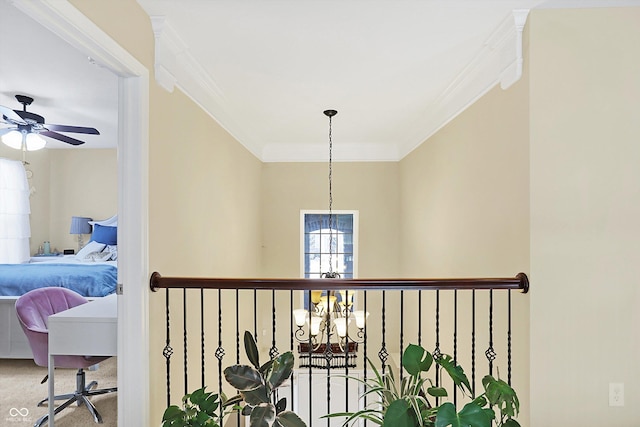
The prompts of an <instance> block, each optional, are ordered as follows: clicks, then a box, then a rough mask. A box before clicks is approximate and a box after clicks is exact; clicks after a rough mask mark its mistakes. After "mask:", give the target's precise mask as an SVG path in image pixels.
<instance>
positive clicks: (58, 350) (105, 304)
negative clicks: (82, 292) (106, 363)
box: [49, 294, 118, 427]
mask: <svg viewBox="0 0 640 427" xmlns="http://www.w3.org/2000/svg"><path fill="white" fill-rule="evenodd" d="M117 354H118V299H117V296H116V295H115V294H112V295H109V296H106V297H104V298H99V299H96V300H94V301H90V302H88V303H86V304H82V305H79V306H77V307H73V308H71V309H69V310H65V311H62V312H60V313H56V314H54V315H52V316H49V426H50V427H53V426H54V422H55V420H54V416H53V411H54V409H55V408H54V404H53V396H55V391H54V385H55V384H54V379H53V374H54V372H53V371H54V366H53V356H54V355H80V356H116V355H117Z"/></svg>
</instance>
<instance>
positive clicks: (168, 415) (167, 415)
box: [162, 405, 184, 421]
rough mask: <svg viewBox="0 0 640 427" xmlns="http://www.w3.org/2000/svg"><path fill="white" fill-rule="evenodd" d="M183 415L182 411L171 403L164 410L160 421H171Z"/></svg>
mask: <svg viewBox="0 0 640 427" xmlns="http://www.w3.org/2000/svg"><path fill="white" fill-rule="evenodd" d="M183 417H184V411H183V410H182V409H180V407H179V406H176V405H171V406H169V407H168V408H167V409H165V410H164V414H163V415H162V421H173V420H176V419H181V418H183Z"/></svg>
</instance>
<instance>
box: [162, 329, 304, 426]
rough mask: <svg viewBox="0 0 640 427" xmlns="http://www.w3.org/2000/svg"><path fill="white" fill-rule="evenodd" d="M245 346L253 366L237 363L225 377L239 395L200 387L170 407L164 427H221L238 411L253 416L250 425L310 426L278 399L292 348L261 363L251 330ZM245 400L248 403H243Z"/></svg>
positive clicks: (288, 373)
mask: <svg viewBox="0 0 640 427" xmlns="http://www.w3.org/2000/svg"><path fill="white" fill-rule="evenodd" d="M244 346H245V352H246V353H247V357H248V358H249V361H250V362H251V365H233V366H229V367H228V368H226V369H225V370H224V377H225V379H226V380H227V382H228V383H229V384H231V385H232V386H233V387H234V388H235V389H236V390H238V392H239V394H238V395H237V396H234V397H233V398H231V399H227V398H226V396H225V395H224V394H222V396H219V395H217V394H213V393H208V392H206V391H205V388H201V389H198V390H196V391H194V392H193V393H190V394H187V395H185V396H184V397H183V398H182V403H183V405H182V408H181V407H179V406H176V405H171V406H169V407H168V408H167V409H166V410H165V412H164V415H163V417H162V427H186V426H194V427H195V426H197V427H205V426H206V427H220V426H221V425H222V421H223V418H224V417H225V416H226V415H228V414H230V413H234V412H240V413H241V414H242V415H245V416H248V417H249V426H250V427H271V426H273V427H307V425H306V424H305V422H304V421H302V420H301V419H300V417H298V415H297V414H296V413H295V412H293V411H287V410H286V406H287V401H286V398H282V399H279V400H278V398H277V389H278V387H280V386H281V385H282V384H283V383H284V382H285V381H286V380H287V379H289V378H290V377H291V372H292V371H293V365H294V357H293V353H291V352H290V351H288V352H286V353H283V354H281V355H279V356H278V357H276V358H274V359H272V360H269V361H268V362H266V363H265V364H264V365H260V359H259V356H258V347H257V346H256V342H255V340H254V339H253V335H251V333H250V332H249V331H245V333H244ZM243 403H244V404H243Z"/></svg>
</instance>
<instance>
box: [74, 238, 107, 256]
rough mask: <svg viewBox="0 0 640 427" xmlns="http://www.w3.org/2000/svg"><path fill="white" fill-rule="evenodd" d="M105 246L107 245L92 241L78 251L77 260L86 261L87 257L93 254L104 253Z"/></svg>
mask: <svg viewBox="0 0 640 427" xmlns="http://www.w3.org/2000/svg"><path fill="white" fill-rule="evenodd" d="M105 246H107V245H105V244H104V243H98V242H96V241H93V240H92V241H90V242H89V243H87V244H86V245H84V247H83V248H82V249H80V250H79V251H78V253H77V254H76V259H78V260H80V261H84V259H85V258H86V257H87V255H89V254H90V253H91V252H102V250H103V249H104V247H105Z"/></svg>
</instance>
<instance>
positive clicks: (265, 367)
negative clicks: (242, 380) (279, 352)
mask: <svg viewBox="0 0 640 427" xmlns="http://www.w3.org/2000/svg"><path fill="white" fill-rule="evenodd" d="M273 360H274V359H270V360H269V361H267V362H265V364H264V365H262V366H260V369H258V371H260V373H261V374H262V375H265V374H266V373H267V372H268V371H269V370H271V366H273Z"/></svg>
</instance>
